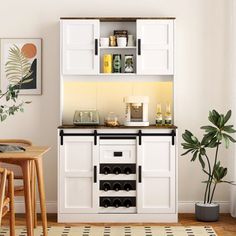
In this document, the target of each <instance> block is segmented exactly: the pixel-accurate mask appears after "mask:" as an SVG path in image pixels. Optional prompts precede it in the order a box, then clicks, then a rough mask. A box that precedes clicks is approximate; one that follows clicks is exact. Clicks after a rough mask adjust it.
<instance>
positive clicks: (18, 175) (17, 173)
mask: <svg viewBox="0 0 236 236" xmlns="http://www.w3.org/2000/svg"><path fill="white" fill-rule="evenodd" d="M0 144H9V145H19V146H21V147H29V146H32V143H31V142H30V141H28V140H24V139H0ZM0 166H1V167H4V168H7V169H9V170H12V171H13V172H14V179H15V180H22V181H23V173H22V169H21V166H19V165H18V164H17V165H16V164H15V163H14V164H12V163H10V162H7V163H5V162H4V164H3V162H2V163H0ZM30 176H31V197H32V212H33V225H34V228H36V227H37V211H36V173H35V166H34V163H33V162H32V165H31V167H30ZM14 194H15V196H24V185H23V183H22V184H21V185H17V186H14Z"/></svg>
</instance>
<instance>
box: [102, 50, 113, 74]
mask: <svg viewBox="0 0 236 236" xmlns="http://www.w3.org/2000/svg"><path fill="white" fill-rule="evenodd" d="M103 73H112V54H104V55H103Z"/></svg>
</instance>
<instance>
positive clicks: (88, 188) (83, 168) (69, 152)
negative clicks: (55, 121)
mask: <svg viewBox="0 0 236 236" xmlns="http://www.w3.org/2000/svg"><path fill="white" fill-rule="evenodd" d="M59 156H60V160H59V186H58V187H59V208H60V213H97V212H98V197H97V196H98V183H97V177H96V175H97V173H98V170H97V168H98V148H97V146H95V145H94V138H93V137H70V136H68V137H64V141H63V145H61V146H60V155H59Z"/></svg>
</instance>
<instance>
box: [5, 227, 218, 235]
mask: <svg viewBox="0 0 236 236" xmlns="http://www.w3.org/2000/svg"><path fill="white" fill-rule="evenodd" d="M34 235H35V236H43V234H42V228H41V227H38V228H37V229H35V231H34ZM0 236H9V229H8V228H4V227H3V228H1V229H0ZM16 236H27V231H26V229H25V227H16ZM48 236H217V234H216V233H215V231H214V230H213V228H212V227H210V226H191V227H184V226H171V227H168V226H72V227H70V226H67V227H60V226H54V227H48Z"/></svg>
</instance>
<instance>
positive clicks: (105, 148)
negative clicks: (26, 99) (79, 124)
mask: <svg viewBox="0 0 236 236" xmlns="http://www.w3.org/2000/svg"><path fill="white" fill-rule="evenodd" d="M135 161H136V151H135V145H101V146H100V163H121V162H122V163H133V162H135Z"/></svg>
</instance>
